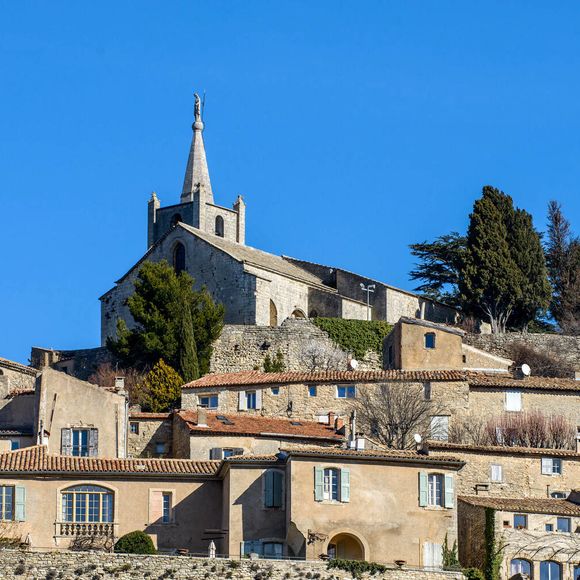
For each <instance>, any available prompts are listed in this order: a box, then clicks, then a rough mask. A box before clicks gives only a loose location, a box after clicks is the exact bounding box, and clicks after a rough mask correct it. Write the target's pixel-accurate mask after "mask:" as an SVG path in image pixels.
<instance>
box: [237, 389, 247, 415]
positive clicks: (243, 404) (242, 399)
mask: <svg viewBox="0 0 580 580" xmlns="http://www.w3.org/2000/svg"><path fill="white" fill-rule="evenodd" d="M247 409H248V403H247V401H246V391H240V392H239V393H238V410H240V411H246V410H247Z"/></svg>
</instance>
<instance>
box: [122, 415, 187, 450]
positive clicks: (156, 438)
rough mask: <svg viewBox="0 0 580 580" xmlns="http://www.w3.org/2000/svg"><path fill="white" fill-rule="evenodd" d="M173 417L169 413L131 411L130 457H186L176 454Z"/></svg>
mask: <svg viewBox="0 0 580 580" xmlns="http://www.w3.org/2000/svg"><path fill="white" fill-rule="evenodd" d="M174 453H175V450H174V448H173V419H172V417H171V415H170V414H169V413H131V414H129V432H128V435H127V455H128V457H184V456H183V455H179V454H177V455H175V454H174Z"/></svg>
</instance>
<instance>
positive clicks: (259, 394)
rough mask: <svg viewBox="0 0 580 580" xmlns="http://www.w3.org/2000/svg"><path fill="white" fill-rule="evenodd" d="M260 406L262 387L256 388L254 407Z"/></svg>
mask: <svg viewBox="0 0 580 580" xmlns="http://www.w3.org/2000/svg"><path fill="white" fill-rule="evenodd" d="M261 408H262V389H256V409H261Z"/></svg>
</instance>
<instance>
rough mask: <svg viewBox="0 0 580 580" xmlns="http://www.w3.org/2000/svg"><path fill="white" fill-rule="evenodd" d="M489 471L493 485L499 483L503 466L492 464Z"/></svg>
mask: <svg viewBox="0 0 580 580" xmlns="http://www.w3.org/2000/svg"><path fill="white" fill-rule="evenodd" d="M490 470H491V474H490V479H491V481H492V482H494V483H501V482H502V481H503V466H501V465H498V464H494V463H492V465H491V466H490Z"/></svg>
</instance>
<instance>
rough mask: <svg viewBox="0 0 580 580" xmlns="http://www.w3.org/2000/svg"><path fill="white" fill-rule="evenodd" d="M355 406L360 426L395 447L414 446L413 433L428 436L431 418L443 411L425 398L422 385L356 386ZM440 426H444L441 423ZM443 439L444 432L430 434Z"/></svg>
mask: <svg viewBox="0 0 580 580" xmlns="http://www.w3.org/2000/svg"><path fill="white" fill-rule="evenodd" d="M355 405H356V409H357V414H358V418H359V421H360V425H361V427H362V428H363V430H364V431H365V432H367V433H370V434H371V436H373V437H375V438H376V439H377V440H378V441H379V442H380V443H383V444H384V445H386V446H387V447H394V448H395V449H409V448H411V447H412V446H413V445H414V441H413V434H415V433H419V434H420V435H421V436H422V437H424V438H427V437H428V436H430V435H431V419H432V417H433V416H439V415H441V414H442V413H443V412H444V408H443V406H442V405H441V404H440V403H438V402H436V401H432V400H430V399H429V398H425V391H424V387H423V386H422V385H418V384H416V383H389V384H382V385H377V386H376V387H367V388H366V389H359V391H358V393H357V399H356V403H355ZM440 429H444V427H443V426H442V425H441V426H440ZM434 435H435V436H438V438H446V433H434Z"/></svg>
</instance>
